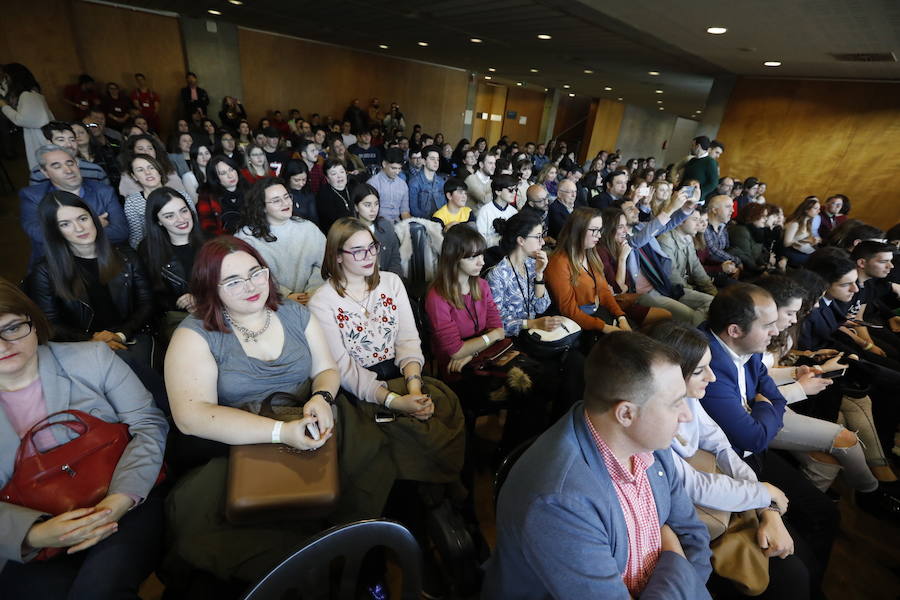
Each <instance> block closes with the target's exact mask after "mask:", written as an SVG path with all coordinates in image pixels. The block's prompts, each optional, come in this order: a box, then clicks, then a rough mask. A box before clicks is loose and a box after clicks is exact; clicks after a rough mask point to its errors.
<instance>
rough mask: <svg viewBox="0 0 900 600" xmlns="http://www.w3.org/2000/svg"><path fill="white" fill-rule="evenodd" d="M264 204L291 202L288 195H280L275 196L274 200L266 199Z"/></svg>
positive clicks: (273, 204)
mask: <svg viewBox="0 0 900 600" xmlns="http://www.w3.org/2000/svg"><path fill="white" fill-rule="evenodd" d="M265 202H266V204H271V205H272V206H275V205H276V204H278V205H280V204H290V203H291V202H292V200H291V197H290V195H287V196H281V197H280V198H275V199H274V200H266V201H265Z"/></svg>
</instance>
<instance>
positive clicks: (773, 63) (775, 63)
mask: <svg viewBox="0 0 900 600" xmlns="http://www.w3.org/2000/svg"><path fill="white" fill-rule="evenodd" d="M763 65H764V66H766V67H780V66H781V61H779V60H767V61H766V62H764V63H763Z"/></svg>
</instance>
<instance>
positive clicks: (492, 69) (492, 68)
mask: <svg viewBox="0 0 900 600" xmlns="http://www.w3.org/2000/svg"><path fill="white" fill-rule="evenodd" d="M488 71H490V72H491V73H496V72H497V69H495V68H494V67H488Z"/></svg>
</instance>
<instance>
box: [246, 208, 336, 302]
mask: <svg viewBox="0 0 900 600" xmlns="http://www.w3.org/2000/svg"><path fill="white" fill-rule="evenodd" d="M270 230H271V232H272V235H274V236H275V237H276V238H278V239H277V240H275V241H274V242H267V241H265V240H263V239H262V238H255V237H253V236H252V235H251V234H250V230H249V229H247V228H246V227H244V228H242V229H241V230H240V231H239V232H238V233H237V234H236V236H237V237H239V238H241V239H242V240H244V241H245V242H247V243H248V244H250V245H251V246H253V247H254V248H256V250H257V251H259V253H260V254H261V255H262V257H263V260H265V261H266V263H267V264H268V265H269V268H270V269H272V274H273V275H275V280H276V281H277V282H278V287H279V288H280V290H281V293H282V294H285V295H286V294H292V293H294V292H306V293H307V294H312V293H313V292H315V291H316V290H317V289H319V287H321V286H322V284H323V283H324V281H323V280H322V258H323V257H324V256H325V236H324V235H322V232H321V231H319V228H318V227H316V226H315V225H314V224H313V223H312V222H311V221H306V220H304V219H299V218H296V217H295V218H292V219H290V220H288V221H286V222H285V223H283V224H281V225H275V226H271V227H270Z"/></svg>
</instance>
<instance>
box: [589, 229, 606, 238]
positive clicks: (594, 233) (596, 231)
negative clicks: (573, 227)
mask: <svg viewBox="0 0 900 600" xmlns="http://www.w3.org/2000/svg"><path fill="white" fill-rule="evenodd" d="M602 231H603V229H601V228H600V227H589V228H588V233H589V234H591V235H592V236H594V237H600V233H601V232H602Z"/></svg>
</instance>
